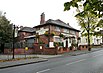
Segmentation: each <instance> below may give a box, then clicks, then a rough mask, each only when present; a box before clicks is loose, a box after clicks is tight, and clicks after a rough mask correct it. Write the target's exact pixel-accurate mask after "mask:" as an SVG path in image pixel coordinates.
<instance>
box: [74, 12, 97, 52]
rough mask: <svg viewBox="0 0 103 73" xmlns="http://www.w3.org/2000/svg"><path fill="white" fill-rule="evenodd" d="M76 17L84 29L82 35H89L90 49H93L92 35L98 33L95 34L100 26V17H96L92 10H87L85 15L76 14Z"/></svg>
mask: <svg viewBox="0 0 103 73" xmlns="http://www.w3.org/2000/svg"><path fill="white" fill-rule="evenodd" d="M76 17H77V20H78V22H79V25H80V26H81V29H82V36H87V37H88V50H89V51H91V48H90V36H93V35H97V34H95V29H96V28H97V27H98V21H99V19H98V18H97V17H96V15H94V14H92V13H90V12H87V15H85V16H83V17H82V16H80V15H76Z"/></svg>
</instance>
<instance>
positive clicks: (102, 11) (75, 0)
mask: <svg viewBox="0 0 103 73" xmlns="http://www.w3.org/2000/svg"><path fill="white" fill-rule="evenodd" d="M81 2H82V3H81ZM81 4H82V5H81ZM64 7H65V8H64V11H66V10H70V7H76V8H77V10H78V13H77V14H76V17H77V19H78V21H79V24H80V26H81V28H82V29H83V32H82V35H84V36H88V50H89V51H91V48H90V35H97V34H98V33H96V34H95V32H94V30H95V28H97V27H103V25H101V24H103V23H102V22H103V19H99V18H101V17H102V15H103V1H101V0H85V1H84V0H72V1H70V2H66V3H64ZM81 7H82V10H81V9H80V8H81Z"/></svg>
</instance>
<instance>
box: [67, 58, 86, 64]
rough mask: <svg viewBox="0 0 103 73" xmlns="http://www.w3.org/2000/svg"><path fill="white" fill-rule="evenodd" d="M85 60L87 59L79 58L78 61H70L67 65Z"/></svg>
mask: <svg viewBox="0 0 103 73" xmlns="http://www.w3.org/2000/svg"><path fill="white" fill-rule="evenodd" d="M85 60H86V59H82V60H78V61H75V62H71V63H68V64H66V65H71V64H74V63H78V62H81V61H85Z"/></svg>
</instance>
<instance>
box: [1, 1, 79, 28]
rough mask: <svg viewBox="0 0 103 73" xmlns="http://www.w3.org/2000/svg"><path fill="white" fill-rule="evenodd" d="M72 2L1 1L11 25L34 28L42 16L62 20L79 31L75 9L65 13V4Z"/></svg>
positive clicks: (2, 9) (2, 8)
mask: <svg viewBox="0 0 103 73" xmlns="http://www.w3.org/2000/svg"><path fill="white" fill-rule="evenodd" d="M68 1H70V0H0V11H3V12H6V17H7V18H8V19H9V20H10V21H11V23H13V24H15V25H19V26H27V27H34V26H37V25H39V24H40V15H41V13H43V12H44V13H45V20H48V19H53V20H56V19H60V20H62V21H64V22H65V23H69V24H70V25H71V26H72V27H74V28H76V29H79V28H80V27H79V26H78V23H77V21H76V18H74V15H75V9H71V10H70V11H64V3H65V2H68Z"/></svg>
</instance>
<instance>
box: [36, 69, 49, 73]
mask: <svg viewBox="0 0 103 73" xmlns="http://www.w3.org/2000/svg"><path fill="white" fill-rule="evenodd" d="M48 70H50V69H45V70H42V71H38V72H36V73H43V72H46V71H48Z"/></svg>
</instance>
